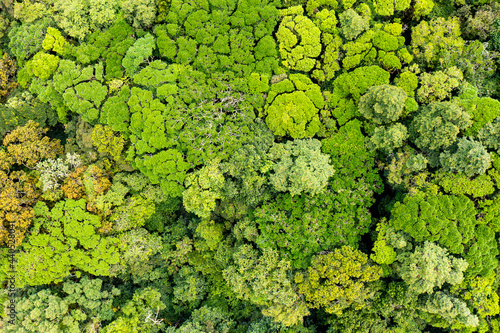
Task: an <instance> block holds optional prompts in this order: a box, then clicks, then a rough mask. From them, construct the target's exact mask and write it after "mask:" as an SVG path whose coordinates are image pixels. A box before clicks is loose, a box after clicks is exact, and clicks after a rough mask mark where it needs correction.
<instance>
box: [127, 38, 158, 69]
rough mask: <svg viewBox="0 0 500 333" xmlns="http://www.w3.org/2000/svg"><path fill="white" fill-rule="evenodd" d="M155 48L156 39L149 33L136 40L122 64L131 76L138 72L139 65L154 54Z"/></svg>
mask: <svg viewBox="0 0 500 333" xmlns="http://www.w3.org/2000/svg"><path fill="white" fill-rule="evenodd" d="M154 48H155V39H154V37H153V36H152V35H151V34H149V33H148V34H146V36H144V37H141V38H139V39H137V40H136V41H135V43H134V44H133V45H132V46H131V47H130V48H129V49H128V50H127V53H126V54H125V57H124V58H123V60H122V66H123V68H125V70H126V72H127V74H128V75H129V76H133V75H134V74H135V73H137V71H138V69H139V65H140V64H141V63H142V62H144V60H145V59H147V58H148V57H150V56H151V55H152V54H153V49H154Z"/></svg>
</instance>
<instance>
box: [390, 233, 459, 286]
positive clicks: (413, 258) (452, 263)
mask: <svg viewBox="0 0 500 333" xmlns="http://www.w3.org/2000/svg"><path fill="white" fill-rule="evenodd" d="M396 260H397V261H399V262H401V265H400V266H399V267H398V270H399V275H400V276H401V278H402V279H403V281H405V282H406V284H407V285H408V287H409V289H410V290H411V292H414V293H416V294H423V293H427V294H432V293H433V291H434V288H441V287H442V286H443V284H444V283H449V284H451V285H457V284H460V283H462V281H463V279H464V271H465V270H466V269H467V266H469V264H468V263H467V261H465V260H464V259H462V258H456V257H453V256H451V255H449V254H448V251H447V250H446V249H445V248H442V247H440V246H439V245H436V244H435V243H433V242H429V241H425V243H424V245H423V246H417V247H415V250H414V252H413V253H408V252H407V253H403V254H401V255H399V256H398V257H397V259H396Z"/></svg>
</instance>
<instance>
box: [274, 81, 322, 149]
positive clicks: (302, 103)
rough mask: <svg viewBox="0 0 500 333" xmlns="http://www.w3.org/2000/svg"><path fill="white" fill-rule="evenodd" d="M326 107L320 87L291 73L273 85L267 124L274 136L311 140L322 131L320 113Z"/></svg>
mask: <svg viewBox="0 0 500 333" xmlns="http://www.w3.org/2000/svg"><path fill="white" fill-rule="evenodd" d="M324 106H325V102H324V98H323V95H322V93H321V90H320V87H319V86H317V85H315V84H314V83H313V82H312V81H311V80H310V79H309V78H308V77H306V76H305V75H302V74H290V76H289V79H285V80H283V81H280V82H278V83H276V84H273V85H271V91H270V92H269V94H268V96H267V105H266V108H265V113H266V114H267V117H266V124H267V125H268V126H269V128H270V129H271V130H272V131H273V132H274V134H275V135H280V136H285V135H290V136H291V137H292V138H294V139H301V138H310V137H312V136H314V134H316V133H317V132H318V131H319V130H320V129H321V123H320V120H319V115H318V112H319V110H321V109H323V107H324Z"/></svg>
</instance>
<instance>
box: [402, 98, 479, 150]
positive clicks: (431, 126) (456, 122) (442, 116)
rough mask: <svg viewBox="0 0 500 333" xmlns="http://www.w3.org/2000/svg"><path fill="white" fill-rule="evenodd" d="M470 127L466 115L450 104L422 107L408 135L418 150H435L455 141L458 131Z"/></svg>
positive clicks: (443, 103) (433, 104)
mask: <svg viewBox="0 0 500 333" xmlns="http://www.w3.org/2000/svg"><path fill="white" fill-rule="evenodd" d="M471 125H472V121H471V119H470V116H469V114H468V113H466V112H465V111H464V110H463V109H462V108H461V107H460V106H458V105H456V104H454V103H450V102H434V103H430V104H429V105H427V106H423V107H421V108H420V110H419V111H418V113H417V115H416V116H415V118H414V119H413V121H412V122H411V124H410V135H411V139H412V140H413V142H414V143H415V144H416V145H417V147H419V148H420V149H430V150H435V149H439V148H441V147H447V146H449V145H451V144H452V143H454V142H455V141H456V138H457V135H458V133H459V132H460V131H463V130H465V129H466V128H468V127H469V126H471Z"/></svg>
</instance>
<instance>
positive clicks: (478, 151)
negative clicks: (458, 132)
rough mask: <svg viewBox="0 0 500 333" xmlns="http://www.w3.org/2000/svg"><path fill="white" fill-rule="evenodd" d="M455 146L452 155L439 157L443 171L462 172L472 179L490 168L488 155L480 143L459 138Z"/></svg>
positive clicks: (447, 154)
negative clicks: (455, 148)
mask: <svg viewBox="0 0 500 333" xmlns="http://www.w3.org/2000/svg"><path fill="white" fill-rule="evenodd" d="M457 146H458V148H457V150H456V151H455V152H454V153H450V152H444V153H441V154H440V155H439V160H440V163H441V165H442V166H443V168H444V169H445V170H447V171H454V172H462V173H464V174H465V175H466V176H468V177H472V176H474V175H482V174H484V173H485V172H486V170H487V169H488V168H489V167H490V166H491V158H490V154H488V152H487V151H486V149H485V148H484V147H483V145H482V144H481V142H478V141H474V140H469V139H466V138H460V139H458V144H457Z"/></svg>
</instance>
